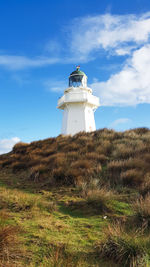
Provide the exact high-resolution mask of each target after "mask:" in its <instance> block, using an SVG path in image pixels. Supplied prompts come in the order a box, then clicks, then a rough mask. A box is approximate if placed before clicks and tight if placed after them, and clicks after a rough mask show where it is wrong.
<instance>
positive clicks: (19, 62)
mask: <svg viewBox="0 0 150 267" xmlns="http://www.w3.org/2000/svg"><path fill="white" fill-rule="evenodd" d="M57 62H59V59H58V58H50V57H36V58H29V57H25V56H13V55H0V66H3V67H6V68H9V69H11V70H20V69H25V68H31V67H41V66H46V65H51V64H55V63H57Z"/></svg>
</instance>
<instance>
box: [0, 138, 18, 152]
mask: <svg viewBox="0 0 150 267" xmlns="http://www.w3.org/2000/svg"><path fill="white" fill-rule="evenodd" d="M18 142H20V138H19V137H12V138H11V139H2V140H0V154H4V153H7V152H9V151H11V150H12V148H13V146H14V145H15V144H16V143H18Z"/></svg>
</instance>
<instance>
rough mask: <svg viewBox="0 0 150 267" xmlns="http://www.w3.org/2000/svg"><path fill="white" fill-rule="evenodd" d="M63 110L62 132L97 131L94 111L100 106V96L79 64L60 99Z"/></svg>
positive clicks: (59, 106) (60, 106)
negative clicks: (90, 84) (90, 86)
mask: <svg viewBox="0 0 150 267" xmlns="http://www.w3.org/2000/svg"><path fill="white" fill-rule="evenodd" d="M57 107H58V108H59V109H62V110H63V121H62V134H64V135H74V134H76V133H78V132H81V131H85V132H91V131H95V130H96V127H95V119H94V111H95V110H96V109H97V108H98V107H99V98H98V97H96V96H93V95H92V89H91V88H89V87H87V76H86V74H85V73H84V72H82V71H81V70H80V67H79V66H78V67H77V69H76V70H75V71H73V72H72V73H71V74H70V76H69V87H68V88H67V89H66V90H65V91H64V95H63V96H62V97H61V98H60V99H59V100H58V106H57Z"/></svg>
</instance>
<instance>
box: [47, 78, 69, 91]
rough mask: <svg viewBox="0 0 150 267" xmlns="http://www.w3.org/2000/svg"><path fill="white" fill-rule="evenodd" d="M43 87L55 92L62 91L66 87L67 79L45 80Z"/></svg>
mask: <svg viewBox="0 0 150 267" xmlns="http://www.w3.org/2000/svg"><path fill="white" fill-rule="evenodd" d="M44 87H45V88H46V89H47V90H48V91H52V92H55V93H59V92H61V93H62V92H64V90H65V89H66V87H67V81H59V80H58V81H57V80H56V81H55V80H47V81H45V82H44Z"/></svg>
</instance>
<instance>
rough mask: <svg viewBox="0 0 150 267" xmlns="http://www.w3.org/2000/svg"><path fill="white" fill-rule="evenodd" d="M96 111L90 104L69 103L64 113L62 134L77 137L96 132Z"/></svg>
mask: <svg viewBox="0 0 150 267" xmlns="http://www.w3.org/2000/svg"><path fill="white" fill-rule="evenodd" d="M95 130H96V127H95V120H94V110H93V108H92V107H91V106H90V105H88V104H83V103H81V104H80V103H69V104H67V105H66V106H65V108H64V111H63V122H62V134H63V135H75V134H76V133H79V132H82V131H85V132H92V131H95Z"/></svg>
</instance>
